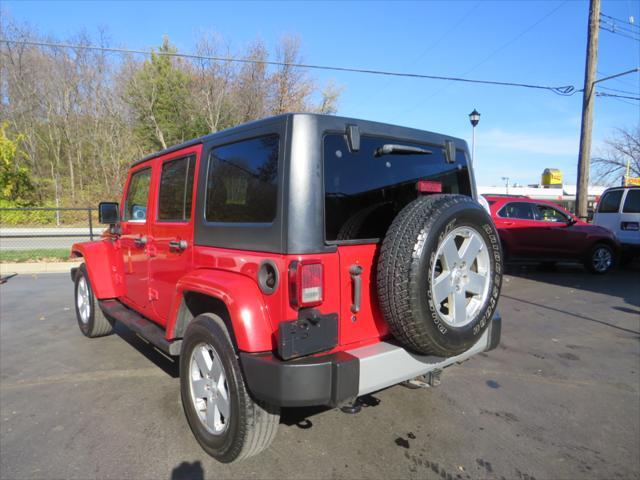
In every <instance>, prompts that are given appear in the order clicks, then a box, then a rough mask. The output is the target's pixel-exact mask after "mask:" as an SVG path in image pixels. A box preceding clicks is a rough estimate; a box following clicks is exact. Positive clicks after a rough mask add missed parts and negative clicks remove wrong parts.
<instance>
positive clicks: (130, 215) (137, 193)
mask: <svg viewBox="0 0 640 480" xmlns="http://www.w3.org/2000/svg"><path fill="white" fill-rule="evenodd" d="M150 184H151V169H150V168H145V169H143V170H138V171H137V172H135V173H134V174H132V175H131V181H130V182H129V190H128V191H127V199H126V200H125V204H124V209H123V212H122V220H124V221H127V220H130V221H143V220H146V219H147V203H148V201H149V185H150Z"/></svg>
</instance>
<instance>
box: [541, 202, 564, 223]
mask: <svg viewBox="0 0 640 480" xmlns="http://www.w3.org/2000/svg"><path fill="white" fill-rule="evenodd" d="M535 213H536V220H540V221H543V222H560V223H567V222H568V221H569V217H567V216H566V215H565V214H564V213H562V212H561V211H560V210H556V209H555V208H553V207H550V206H548V205H540V204H538V205H536V206H535Z"/></svg>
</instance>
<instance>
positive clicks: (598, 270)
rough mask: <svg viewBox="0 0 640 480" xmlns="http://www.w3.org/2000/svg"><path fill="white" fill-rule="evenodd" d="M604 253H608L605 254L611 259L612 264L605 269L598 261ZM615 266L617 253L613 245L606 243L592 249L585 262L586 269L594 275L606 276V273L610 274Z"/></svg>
mask: <svg viewBox="0 0 640 480" xmlns="http://www.w3.org/2000/svg"><path fill="white" fill-rule="evenodd" d="M602 251H604V252H606V253H605V254H608V255H609V256H610V259H611V261H610V263H609V264H608V265H606V266H603V267H601V266H600V264H599V262H598V261H597V256H598V255H599V253H600V252H602ZM615 265H616V252H615V251H614V250H613V248H612V247H611V245H608V244H606V243H596V244H595V245H594V246H593V247H591V249H590V250H589V254H588V255H587V258H585V260H584V266H585V268H586V269H587V270H588V271H589V272H591V273H594V274H596V275H604V274H605V273H608V272H610V271H611V270H612V269H613V268H614V267H615Z"/></svg>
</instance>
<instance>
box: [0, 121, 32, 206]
mask: <svg viewBox="0 0 640 480" xmlns="http://www.w3.org/2000/svg"><path fill="white" fill-rule="evenodd" d="M7 126H8V123H7V122H3V123H1V124H0V192H1V194H2V197H1V199H2V200H5V201H9V202H11V203H13V204H16V205H29V204H30V203H32V202H33V200H34V198H35V188H34V186H33V184H32V183H31V180H30V179H29V169H27V168H26V167H22V166H19V165H18V162H17V160H18V157H19V156H21V155H24V153H23V152H21V151H20V149H19V143H20V141H21V140H22V137H21V135H18V136H17V137H16V138H15V140H12V139H10V138H9V137H8V136H7V133H6V131H7Z"/></svg>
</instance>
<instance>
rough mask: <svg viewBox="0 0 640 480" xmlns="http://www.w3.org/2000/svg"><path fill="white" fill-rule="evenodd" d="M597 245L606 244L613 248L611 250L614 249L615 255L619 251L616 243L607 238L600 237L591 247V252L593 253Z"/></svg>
mask: <svg viewBox="0 0 640 480" xmlns="http://www.w3.org/2000/svg"><path fill="white" fill-rule="evenodd" d="M596 245H606V246H607V247H609V248H611V250H613V253H614V255H615V254H617V253H618V252H617V249H616V244H615V243H614V242H612V241H610V240H606V239H598V240H596V241H595V242H593V243H592V244H591V246H590V247H589V254H591V251H592V250H593V249H594V248H595V247H596Z"/></svg>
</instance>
